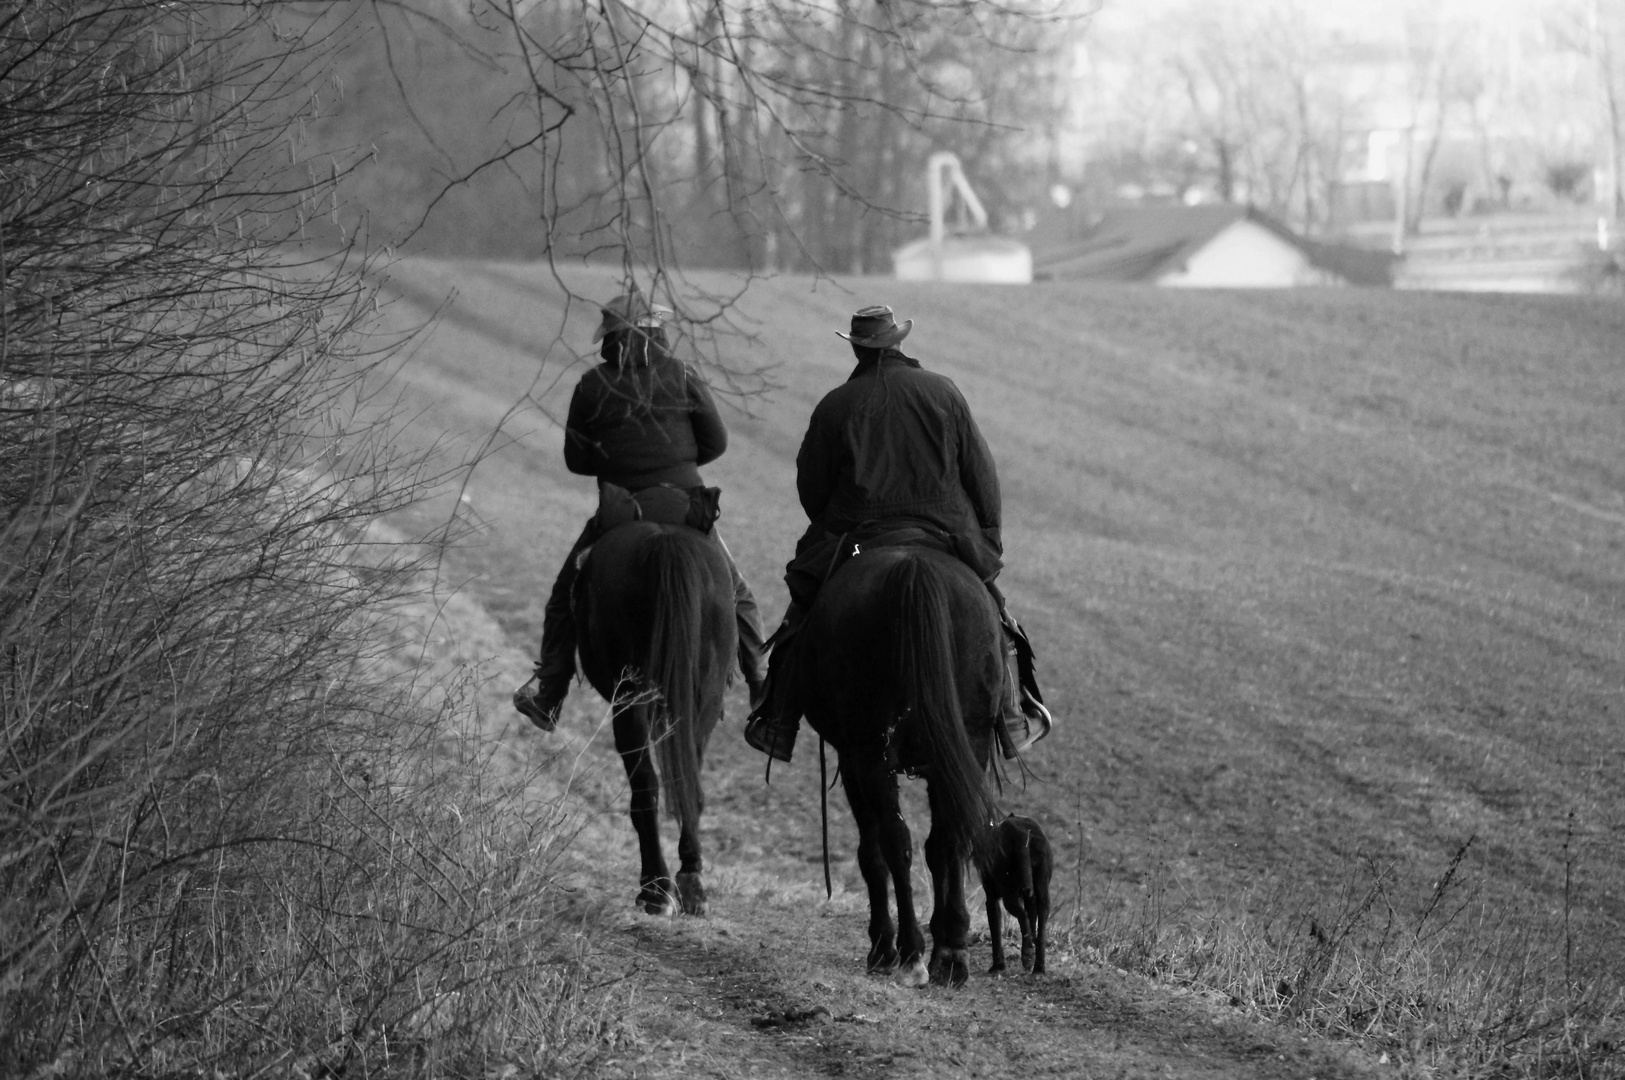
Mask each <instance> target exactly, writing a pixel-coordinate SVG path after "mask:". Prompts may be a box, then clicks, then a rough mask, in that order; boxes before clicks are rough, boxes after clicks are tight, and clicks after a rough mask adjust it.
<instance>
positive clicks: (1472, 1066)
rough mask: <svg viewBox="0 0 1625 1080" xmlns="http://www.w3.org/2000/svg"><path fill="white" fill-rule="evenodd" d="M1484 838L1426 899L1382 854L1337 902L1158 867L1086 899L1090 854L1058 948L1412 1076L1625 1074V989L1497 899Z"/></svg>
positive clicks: (1359, 871)
mask: <svg viewBox="0 0 1625 1080" xmlns="http://www.w3.org/2000/svg"><path fill="white" fill-rule="evenodd" d="M1471 843H1472V841H1468V842H1467V843H1466V844H1463V845H1462V847H1461V848H1460V849H1458V851H1457V852H1456V855H1455V856H1454V858H1452V860H1451V861H1450V863H1449V864H1448V865H1447V866H1445V867H1443V868H1442V870H1441V872H1440V873H1439V875H1438V877H1437V880H1436V882H1435V883H1434V885H1433V888H1432V890H1431V892H1430V893H1429V894H1427V895H1425V896H1422V897H1415V896H1405V895H1401V894H1400V891H1399V887H1398V884H1397V881H1396V877H1395V875H1394V874H1393V872H1392V869H1391V868H1387V867H1383V866H1381V865H1379V864H1377V863H1376V862H1375V861H1374V860H1366V861H1365V862H1363V863H1362V864H1361V865H1360V866H1358V867H1357V868H1355V869H1354V870H1352V871H1351V873H1350V874H1349V877H1348V879H1347V881H1346V883H1345V885H1344V887H1343V889H1342V890H1341V891H1340V892H1339V893H1337V894H1336V895H1332V896H1327V895H1325V894H1323V893H1321V894H1315V893H1314V892H1312V891H1311V890H1308V889H1304V888H1302V887H1297V888H1294V887H1290V886H1284V885H1271V886H1261V887H1260V888H1259V889H1257V890H1255V891H1253V892H1251V893H1249V894H1248V895H1244V896H1224V897H1216V896H1211V895H1209V896H1203V895H1198V894H1196V893H1193V892H1187V891H1181V890H1180V889H1179V888H1178V887H1177V886H1174V885H1172V884H1170V882H1169V881H1168V880H1167V879H1166V878H1164V877H1161V876H1158V877H1156V878H1154V879H1153V880H1152V881H1150V882H1148V883H1147V884H1146V886H1145V887H1144V888H1143V890H1141V891H1140V894H1139V895H1138V896H1137V897H1121V896H1119V897H1116V898H1115V901H1116V902H1113V900H1112V899H1107V900H1106V901H1105V902H1102V901H1101V900H1100V899H1099V898H1098V897H1097V898H1095V899H1093V900H1091V901H1090V902H1089V903H1088V904H1087V906H1086V905H1085V903H1083V902H1081V900H1080V898H1081V897H1083V895H1084V891H1085V890H1084V883H1083V880H1082V875H1083V874H1084V873H1085V869H1084V864H1083V863H1082V862H1081V861H1080V862H1079V864H1078V865H1077V866H1075V867H1074V872H1075V875H1076V876H1077V880H1075V881H1074V883H1073V887H1074V889H1075V890H1076V891H1075V893H1074V897H1073V903H1072V904H1071V910H1070V914H1069V915H1065V916H1063V917H1062V918H1060V919H1059V920H1058V922H1057V930H1056V932H1055V935H1054V940H1055V943H1056V944H1055V948H1056V949H1057V950H1058V951H1063V952H1069V953H1071V954H1073V955H1074V956H1076V957H1078V958H1080V959H1084V960H1087V961H1093V962H1098V963H1103V964H1107V965H1110V966H1112V967H1117V968H1121V969H1123V970H1126V971H1131V972H1135V973H1138V974H1143V975H1147V976H1150V977H1151V978H1153V979H1156V980H1158V981H1162V982H1166V983H1170V984H1173V985H1177V986H1184V987H1189V988H1193V989H1197V990H1203V991H1207V992H1209V993H1213V994H1216V995H1219V996H1221V997H1222V998H1223V999H1224V1000H1227V1001H1228V1002H1229V1004H1230V1005H1232V1006H1234V1007H1237V1008H1241V1009H1245V1010H1247V1011H1249V1012H1251V1013H1253V1014H1255V1015H1260V1016H1264V1017H1267V1018H1269V1019H1272V1020H1276V1021H1279V1022H1283V1023H1293V1024H1299V1025H1302V1026H1304V1027H1305V1028H1308V1029H1311V1030H1314V1031H1317V1032H1319V1033H1321V1034H1324V1035H1328V1036H1331V1037H1334V1038H1338V1039H1347V1040H1354V1041H1358V1042H1360V1043H1362V1044H1363V1045H1366V1046H1369V1047H1371V1048H1373V1052H1375V1053H1380V1055H1381V1059H1382V1060H1383V1061H1384V1062H1385V1063H1388V1064H1392V1065H1394V1066H1395V1068H1396V1071H1397V1074H1398V1075H1400V1076H1408V1077H1432V1076H1457V1075H1460V1076H1496V1077H1547V1076H1571V1077H1607V1076H1619V1075H1625V1058H1622V1055H1621V1051H1622V1050H1625V1044H1622V1036H1625V982H1622V981H1621V979H1620V978H1619V977H1618V974H1617V973H1616V972H1613V971H1611V970H1609V968H1608V966H1607V965H1606V964H1602V965H1597V964H1591V965H1587V966H1586V970H1584V971H1582V970H1580V968H1579V967H1578V966H1577V965H1576V964H1575V962H1574V955H1573V954H1574V951H1575V948H1576V944H1577V943H1576V941H1575V940H1574V939H1573V938H1572V937H1570V936H1568V935H1562V936H1559V937H1556V938H1552V939H1547V940H1540V939H1537V938H1535V937H1534V936H1533V935H1532V934H1531V933H1530V931H1529V927H1530V925H1531V923H1530V922H1529V921H1528V920H1527V919H1526V918H1522V917H1520V915H1519V914H1518V913H1516V912H1511V911H1507V910H1505V909H1501V908H1497V907H1496V906H1495V905H1492V904H1489V903H1487V902H1485V900H1484V899H1483V897H1482V896H1481V894H1480V893H1479V891H1478V889H1477V888H1476V886H1475V884H1474V882H1472V881H1471V880H1469V879H1468V878H1467V876H1466V875H1465V874H1464V872H1463V860H1464V858H1465V856H1466V854H1467V851H1468V848H1469V847H1470V846H1471ZM1290 877H1291V876H1290V875H1289V874H1288V875H1282V878H1283V879H1286V880H1290ZM1278 880H1279V879H1278ZM1103 912H1104V913H1103Z"/></svg>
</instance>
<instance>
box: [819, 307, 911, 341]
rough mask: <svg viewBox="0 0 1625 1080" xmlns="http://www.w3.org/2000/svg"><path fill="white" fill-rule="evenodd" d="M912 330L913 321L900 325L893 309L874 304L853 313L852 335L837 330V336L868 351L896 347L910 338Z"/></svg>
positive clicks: (908, 320)
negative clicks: (889, 346) (909, 334)
mask: <svg viewBox="0 0 1625 1080" xmlns="http://www.w3.org/2000/svg"><path fill="white" fill-rule="evenodd" d="M912 329H914V320H913V319H907V320H905V321H903V322H902V323H899V322H898V321H897V316H895V315H893V314H892V310H891V308H889V307H887V306H886V305H885V304H874V305H872V306H870V307H866V308H862V309H860V310H858V311H855V312H853V313H852V332H851V333H850V334H843V333H841V332H840V331H839V330H837V331H835V336H836V337H843V338H845V339H846V340H848V341H850V342H851V343H852V344H854V345H861V346H863V347H864V348H866V349H883V348H885V347H886V346H887V345H896V344H897V343H898V342H899V341H902V340H903V339H904V338H906V337H908V332H909V331H910V330H912Z"/></svg>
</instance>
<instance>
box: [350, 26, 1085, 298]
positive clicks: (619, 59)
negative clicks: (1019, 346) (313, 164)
mask: <svg viewBox="0 0 1625 1080" xmlns="http://www.w3.org/2000/svg"><path fill="white" fill-rule="evenodd" d="M1067 7H1068V5H1067V3H1066V2H1065V0H1020V2H1012V3H999V4H989V3H969V2H954V3H936V2H927V0H879V2H875V0H830V2H829V3H817V2H813V0H750V2H744V3H721V2H718V0H667V2H657V0H646V2H641V3H633V2H628V0H614V2H611V3H597V2H594V3H585V2H576V3H566V4H529V3H512V2H508V0H492V2H490V3H488V4H485V5H483V6H482V5H476V6H475V7H474V8H473V9H472V13H471V14H466V13H467V12H468V10H469V9H468V8H467V7H466V5H465V6H464V7H463V8H461V9H460V10H462V11H463V12H465V14H463V15H457V14H455V12H456V11H457V10H459V9H458V8H457V7H456V6H455V5H450V4H438V3H435V2H433V0H380V3H379V5H378V9H379V11H380V13H381V22H380V29H381V33H382V36H383V38H384V40H386V41H387V42H391V43H405V42H410V41H417V40H421V39H423V38H424V37H425V36H430V35H436V34H438V35H441V37H442V38H443V40H449V41H453V42H455V43H456V46H455V47H456V48H458V49H461V50H462V51H463V52H464V54H465V55H467V56H470V57H473V56H478V57H479V58H480V59H481V61H482V62H488V63H490V64H491V65H492V66H493V70H494V71H495V74H494V75H493V82H494V83H499V84H500V85H501V87H502V95H503V96H502V100H501V104H500V106H499V107H497V108H494V109H493V110H492V113H491V116H492V117H493V118H494V119H495V120H496V121H497V123H496V124H495V125H494V126H495V128H496V129H499V130H501V131H502V133H503V134H502V137H501V139H500V140H499V141H498V142H497V143H496V144H494V145H488V146H486V147H485V148H484V149H483V151H481V152H477V153H474V154H472V155H468V154H465V155H461V156H457V155H454V156H457V157H458V162H457V167H456V168H455V169H452V170H450V171H449V172H448V174H447V175H446V176H445V177H444V179H443V182H442V184H441V188H440V191H439V193H438V195H437V198H436V200H435V209H434V210H432V211H431V213H430V214H429V216H428V218H427V219H426V221H427V222H428V223H429V224H428V225H427V226H426V227H428V228H431V229H432V228H433V224H432V223H433V215H434V213H438V212H441V210H443V208H444V207H445V206H446V205H448V204H449V203H451V202H453V201H455V200H456V199H457V198H458V197H459V193H460V192H462V191H464V190H467V189H469V188H470V187H471V186H472V185H476V184H478V183H480V182H481V179H482V178H484V177H487V176H489V175H491V174H492V173H494V172H498V171H504V172H508V173H510V174H511V175H512V177H513V178H514V179H515V180H516V181H520V182H523V183H524V185H525V189H526V191H527V197H528V198H529V199H530V200H531V201H530V203H529V218H530V222H531V224H532V225H533V226H534V228H535V234H536V236H537V237H538V250H536V251H535V252H533V253H534V254H541V255H546V256H549V257H555V258H556V257H559V256H575V255H583V254H584V255H590V256H594V257H600V258H603V257H609V258H614V259H618V260H620V261H621V263H622V264H623V267H624V269H625V272H626V273H627V275H628V276H642V277H643V278H644V280H645V283H646V284H648V283H651V282H652V283H654V285H655V287H656V289H657V290H666V291H667V293H668V298H669V299H672V300H674V301H676V302H677V303H678V304H679V305H680V306H681V305H682V303H683V301H684V297H682V296H680V295H677V294H676V291H675V290H673V278H672V271H673V269H674V268H676V267H678V266H679V265H682V264H687V265H696V264H701V263H711V264H721V265H731V266H735V267H738V268H741V269H768V268H776V269H795V270H801V271H813V272H846V271H875V270H884V269H888V268H889V255H890V251H891V249H892V248H893V247H895V246H896V245H897V244H898V243H899V242H900V240H901V238H902V230H905V229H907V228H909V227H910V223H912V222H917V221H919V220H920V217H919V213H920V212H919V208H918V207H917V206H916V205H915V203H916V201H917V200H916V195H917V192H916V191H915V189H914V183H915V174H919V175H921V176H923V163H924V161H925V158H926V157H927V156H928V155H929V153H930V151H931V150H933V149H937V148H941V146H942V145H944V144H950V143H953V142H956V141H957V142H958V143H959V144H960V145H961V146H962V147H965V146H969V147H973V148H976V149H978V150H980V151H982V156H983V157H985V158H988V159H989V166H988V168H987V175H988V177H989V178H992V177H995V176H1000V175H1005V174H1008V173H1009V172H1010V171H1011V170H1010V168H1009V165H1010V164H1011V163H1020V164H1022V165H1025V162H1024V161H1023V157H1022V155H1020V154H1010V153H1008V152H1006V150H1005V148H1004V146H1003V145H1002V144H1004V143H1011V142H1014V141H1015V135H1014V128H1013V126H1012V124H1011V122H1012V121H1013V120H1014V119H1015V118H1016V117H1017V115H1018V113H1019V111H1020V107H1021V106H1022V105H1025V104H1027V103H1030V101H1031V100H1032V93H1031V90H1032V87H1031V85H1030V84H1029V85H1028V86H1027V87H1026V90H1027V93H1026V94H1025V95H1024V96H1020V97H1019V98H1018V86H1017V83H1016V79H1015V75H1014V72H1015V70H1016V69H1021V70H1027V69H1028V64H1029V62H1030V61H1033V60H1035V59H1041V58H1043V57H1044V56H1045V55H1046V54H1050V53H1054V52H1058V51H1059V50H1061V49H1062V48H1064V46H1065V44H1066V37H1065V35H1064V34H1063V33H1062V32H1061V30H1062V27H1063V26H1064V24H1065V19H1064V16H1066V15H1067V14H1068V11H1067ZM403 51H404V49H403V48H402V47H398V46H397V44H391V45H390V52H391V53H394V54H401V53H402V52H403ZM1037 70H1040V71H1041V68H1037ZM401 86H402V88H403V90H404V92H405V94H406V96H407V97H408V98H411V97H413V88H412V86H411V84H410V80H409V79H405V78H403V79H402V80H401ZM1029 111H1030V110H1029ZM421 119H422V120H423V121H424V127H425V129H426V130H428V132H429V134H430V136H432V137H435V138H438V134H437V133H438V124H437V121H436V119H435V118H434V117H432V116H430V115H429V114H428V113H427V112H425V113H423V115H422V116H421ZM1040 119H1042V118H1040ZM1001 125H1002V126H1001ZM488 126H489V125H488ZM970 130H975V131H976V132H978V134H976V135H972V136H966V135H965V132H966V131H970ZM1028 137H1029V138H1032V137H1033V136H1031V135H1029V136H1028ZM967 139H968V140H969V141H967ZM1034 141H1035V142H1036V141H1038V140H1037V139H1035V140H1034ZM995 153H998V154H999V155H1000V158H999V163H998V165H997V166H994V165H993V164H992V163H991V158H992V157H993V155H994V154H995ZM1034 171H1035V172H1036V173H1038V174H1039V175H1041V173H1042V162H1041V161H1040V162H1039V163H1038V167H1037V168H1036V169H1035V170H1034ZM1016 188H1017V189H1019V185H1016ZM1022 194H1024V193H1022ZM1014 197H1016V196H1014V195H1013V196H1012V198H1014ZM994 201H995V202H997V201H998V200H997V199H995V200H994ZM508 210H509V212H510V213H517V212H518V208H516V207H511V206H510V207H509V208H508ZM688 314H690V315H697V314H698V313H697V312H695V311H689V312H688Z"/></svg>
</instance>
